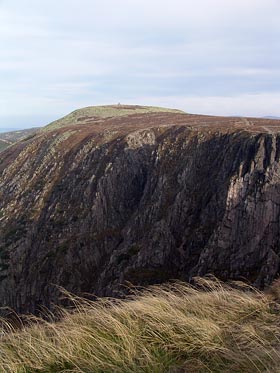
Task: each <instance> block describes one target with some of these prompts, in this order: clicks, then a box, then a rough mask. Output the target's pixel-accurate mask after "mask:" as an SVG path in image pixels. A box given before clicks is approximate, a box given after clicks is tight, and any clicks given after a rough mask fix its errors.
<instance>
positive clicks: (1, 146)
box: [0, 128, 38, 152]
mask: <svg viewBox="0 0 280 373" xmlns="http://www.w3.org/2000/svg"><path fill="white" fill-rule="evenodd" d="M37 130H38V128H29V129H25V130H20V131H10V132H3V133H0V152H1V151H3V150H5V149H6V148H7V147H8V146H10V145H12V144H14V143H16V142H17V141H20V140H23V139H25V138H26V137H28V136H31V135H33V134H35V132H37Z"/></svg>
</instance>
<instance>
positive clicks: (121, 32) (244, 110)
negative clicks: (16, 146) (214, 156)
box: [0, 0, 280, 130]
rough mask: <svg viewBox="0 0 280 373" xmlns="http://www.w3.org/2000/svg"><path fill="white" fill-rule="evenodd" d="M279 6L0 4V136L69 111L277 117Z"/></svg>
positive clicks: (212, 2) (114, 0) (265, 0)
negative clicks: (125, 109)
mask: <svg viewBox="0 0 280 373" xmlns="http://www.w3.org/2000/svg"><path fill="white" fill-rule="evenodd" d="M279 40H280V1H279V0H172V1H165V0H102V1H101V0H98V1H97V0H75V1H74V0H40V1H38V0H0V83H1V84H0V130H1V129H2V130H3V129H4V128H5V129H7V128H9V129H14V128H28V127H33V126H41V125H45V124H47V123H49V122H50V121H52V120H54V119H57V118H58V117H61V116H63V115H65V114H67V113H69V112H70V111H73V110H75V109H77V108H81V107H84V106H91V105H103V104H104V105H105V104H117V103H119V102H120V103H122V104H139V105H156V106H165V107H172V108H178V109H182V110H185V111H186V112H189V113H200V114H213V115H240V116H241V115H242V116H243V115H244V116H267V115H271V116H280V84H279V83H280V42H279Z"/></svg>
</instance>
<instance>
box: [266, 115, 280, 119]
mask: <svg viewBox="0 0 280 373" xmlns="http://www.w3.org/2000/svg"><path fill="white" fill-rule="evenodd" d="M263 118H264V119H280V117H275V116H273V115H267V116H266V117H263Z"/></svg>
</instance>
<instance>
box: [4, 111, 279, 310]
mask: <svg viewBox="0 0 280 373" xmlns="http://www.w3.org/2000/svg"><path fill="white" fill-rule="evenodd" d="M135 108H136V109H135ZM88 110H89V111H90V113H89V112H88ZM74 113H76V114H74ZM74 113H72V114H70V116H68V117H67V116H66V117H65V118H64V119H62V120H60V121H58V122H55V123H53V124H51V125H50V126H48V127H46V128H45V129H43V130H41V131H39V132H38V133H37V134H35V136H34V137H32V138H29V139H26V140H23V141H20V142H18V143H17V144H15V145H14V146H12V147H9V148H8V149H6V150H5V151H4V152H3V153H2V154H1V163H0V253H1V255H0V300H1V304H2V305H3V306H9V307H12V308H14V309H16V310H17V311H18V312H35V313H36V312H39V310H40V307H41V305H44V306H46V307H52V304H53V303H57V302H58V301H59V291H58V289H57V288H56V287H55V285H60V286H63V287H64V288H66V289H67V290H69V291H71V292H74V293H76V294H82V293H94V294H96V295H98V296H120V295H121V294H122V292H123V290H124V288H123V284H126V285H127V284H134V285H148V284H154V283H162V282H165V281H166V280H169V279H181V280H186V281H191V280H192V278H193V277H194V276H204V275H205V274H207V273H213V274H215V275H216V276H217V277H219V278H221V279H235V280H239V279H246V280H247V281H249V282H250V283H252V284H254V285H255V286H258V287H260V288H262V287H264V286H266V285H268V284H270V283H271V281H272V280H273V279H274V278H275V277H277V276H278V274H279V263H280V260H279V253H280V245H279V240H280V237H279V231H280V230H279V221H280V219H279V214H280V184H279V157H280V135H279V130H280V121H277V120H269V119H256V118H228V117H212V116H202V115H190V114H186V113H182V112H180V111H172V110H170V109H158V108H157V109H155V108H152V109H151V108H147V107H139V106H136V107H135V106H133V107H128V106H117V107H116V106H113V107H106V110H105V112H104V107H101V108H98V107H95V108H86V109H83V110H81V111H76V112H74ZM97 113H102V114H100V115H97ZM126 291H128V288H127V287H126Z"/></svg>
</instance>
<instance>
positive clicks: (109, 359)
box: [0, 280, 280, 373]
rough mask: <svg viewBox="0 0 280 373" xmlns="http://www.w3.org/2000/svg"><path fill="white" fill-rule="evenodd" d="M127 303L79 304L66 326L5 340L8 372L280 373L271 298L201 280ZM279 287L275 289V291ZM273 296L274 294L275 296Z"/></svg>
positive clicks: (0, 347) (1, 346) (0, 344)
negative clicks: (196, 283)
mask: <svg viewBox="0 0 280 373" xmlns="http://www.w3.org/2000/svg"><path fill="white" fill-rule="evenodd" d="M199 283H200V285H201V287H200V290H195V289H193V288H191V287H190V286H188V285H186V284H182V283H176V284H171V285H170V284H169V285H164V286H158V287H151V288H149V289H148V290H145V291H143V292H142V293H141V294H136V295H135V296H134V297H132V298H131V299H129V300H125V301H124V300H118V301H116V300H109V299H100V300H99V301H97V302H88V301H83V300H81V299H75V298H73V301H74V302H75V303H76V309H75V312H70V311H67V310H61V311H60V312H62V313H63V319H62V321H60V322H58V323H51V322H47V321H42V320H37V322H35V324H34V325H32V326H29V327H26V326H25V327H24V328H23V330H21V331H18V332H15V331H13V332H7V333H6V334H5V335H4V336H3V337H2V339H1V340H0V370H1V371H2V372H21V373H23V372H66V371H67V372H100V373H101V372H104V373H105V372H125V373H129V372H133V373H134V372H153V373H157V372H158V373H162V372H174V373H175V372H280V368H279V367H280V340H279V335H280V325H279V321H280V310H279V307H278V304H277V303H276V301H274V300H273V296H272V295H270V294H264V293H260V292H258V291H256V290H254V289H250V288H246V287H243V286H240V287H237V286H236V285H235V286H234V287H229V286H226V285H223V284H221V283H220V282H218V281H216V280H215V281H213V280H212V281H209V280H199ZM275 288H277V286H275V287H274V289H275ZM274 292H275V291H274Z"/></svg>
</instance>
